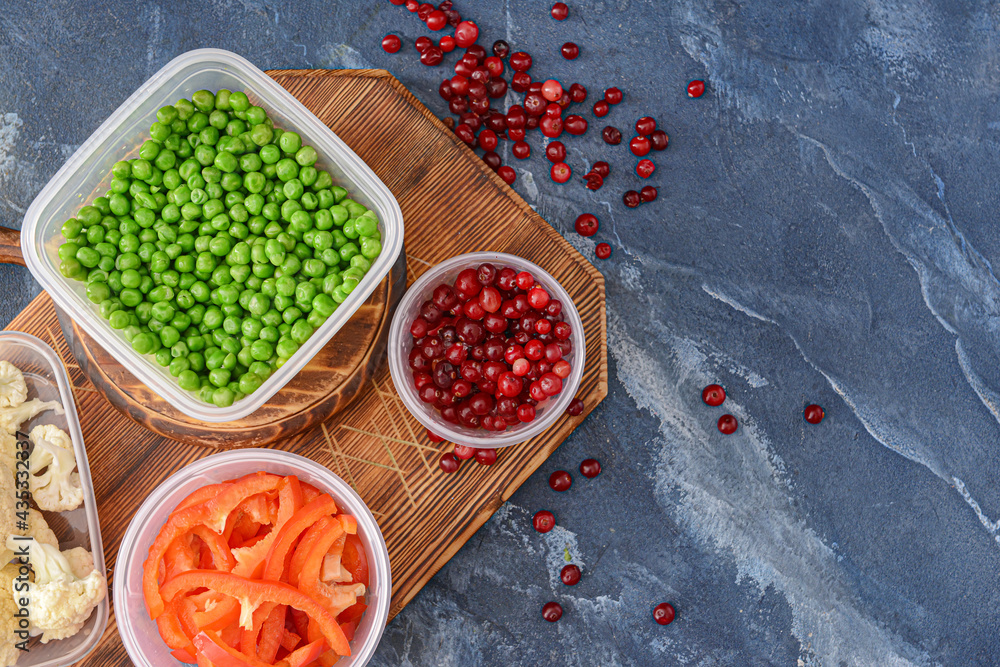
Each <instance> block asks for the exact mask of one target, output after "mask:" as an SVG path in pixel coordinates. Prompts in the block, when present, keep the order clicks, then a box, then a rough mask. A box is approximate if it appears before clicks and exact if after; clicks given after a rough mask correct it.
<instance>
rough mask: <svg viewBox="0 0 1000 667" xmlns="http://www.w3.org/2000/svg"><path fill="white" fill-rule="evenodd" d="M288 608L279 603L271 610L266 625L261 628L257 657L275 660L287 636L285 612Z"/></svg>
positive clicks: (270, 660) (267, 660)
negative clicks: (282, 641)
mask: <svg viewBox="0 0 1000 667" xmlns="http://www.w3.org/2000/svg"><path fill="white" fill-rule="evenodd" d="M287 610H288V607H286V606H285V605H283V604H279V605H277V606H275V607H274V609H272V610H271V613H270V614H269V615H268V617H267V620H266V621H264V627H262V628H261V629H260V644H259V645H258V647H257V657H258V658H260V659H261V660H263V661H264V662H274V658H275V656H277V655H278V649H279V648H280V647H281V640H282V639H284V637H285V612H286V611H287Z"/></svg>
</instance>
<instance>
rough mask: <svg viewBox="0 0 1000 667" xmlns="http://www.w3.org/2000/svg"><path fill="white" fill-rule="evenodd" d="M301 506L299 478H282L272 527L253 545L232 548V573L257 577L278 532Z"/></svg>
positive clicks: (252, 577) (292, 476)
mask: <svg viewBox="0 0 1000 667" xmlns="http://www.w3.org/2000/svg"><path fill="white" fill-rule="evenodd" d="M301 508H302V487H301V486H299V480H298V479H297V478H296V477H295V476H294V475H291V476H289V477H284V478H282V483H281V486H280V487H279V491H278V519H277V521H275V523H274V527H273V528H271V532H270V533H268V534H267V536H266V537H264V539H262V540H259V541H257V542H256V543H254V544H253V546H251V547H243V548H240V549H234V550H233V557H234V558H235V559H236V567H234V568H233V574H238V575H240V576H243V577H249V578H251V579H257V578H259V577H260V573H261V571H262V570H263V569H264V563H265V561H266V558H267V554H268V551H269V550H270V548H271V545H272V544H273V543H274V540H275V538H277V536H278V532H279V531H280V530H281V528H282V527H284V525H285V524H286V523H287V522H288V520H289V519H291V518H292V517H293V516H294V515H295V513H296V512H298V511H299V510H300V509H301Z"/></svg>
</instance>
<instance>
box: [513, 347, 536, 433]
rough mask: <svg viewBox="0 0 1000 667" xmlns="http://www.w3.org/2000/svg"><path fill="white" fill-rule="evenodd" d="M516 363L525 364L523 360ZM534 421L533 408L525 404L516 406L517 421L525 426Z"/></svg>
mask: <svg viewBox="0 0 1000 667" xmlns="http://www.w3.org/2000/svg"><path fill="white" fill-rule="evenodd" d="M518 361H524V362H525V363H527V361H525V360H524V359H519V360H518ZM534 419H535V406H533V405H528V404H527V403H522V404H521V405H519V406H517V420H518V421H520V422H523V423H525V424H527V423H528V422H530V421H534Z"/></svg>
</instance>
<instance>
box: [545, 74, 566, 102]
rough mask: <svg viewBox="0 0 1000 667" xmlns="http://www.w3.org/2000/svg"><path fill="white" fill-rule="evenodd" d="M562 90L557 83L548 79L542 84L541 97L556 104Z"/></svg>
mask: <svg viewBox="0 0 1000 667" xmlns="http://www.w3.org/2000/svg"><path fill="white" fill-rule="evenodd" d="M562 94H563V89H562V86H561V85H560V84H559V82H558V81H556V80H555V79H549V80H548V81H546V82H545V83H543V84H542V97H544V98H545V99H547V100H548V101H550V102H556V101H558V100H559V98H560V97H562Z"/></svg>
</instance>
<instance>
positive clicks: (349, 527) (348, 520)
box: [337, 514, 358, 535]
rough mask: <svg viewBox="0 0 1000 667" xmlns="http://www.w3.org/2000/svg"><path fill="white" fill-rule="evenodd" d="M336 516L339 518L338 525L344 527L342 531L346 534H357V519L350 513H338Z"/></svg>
mask: <svg viewBox="0 0 1000 667" xmlns="http://www.w3.org/2000/svg"><path fill="white" fill-rule="evenodd" d="M337 518H338V519H340V525H342V526H343V527H344V532H345V533H347V534H348V535H357V534H358V520H357V519H355V518H354V517H353V516H351V515H350V514H339V515H337Z"/></svg>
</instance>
